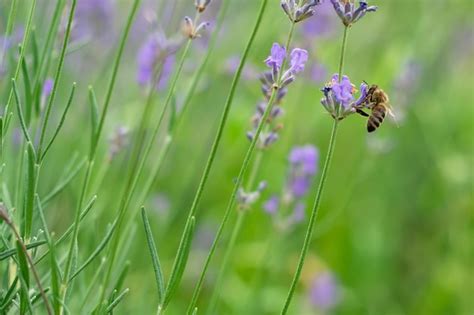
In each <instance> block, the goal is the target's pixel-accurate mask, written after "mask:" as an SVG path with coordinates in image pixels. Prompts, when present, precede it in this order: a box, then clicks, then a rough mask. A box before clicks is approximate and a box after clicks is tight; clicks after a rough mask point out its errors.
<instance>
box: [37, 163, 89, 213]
mask: <svg viewBox="0 0 474 315" xmlns="http://www.w3.org/2000/svg"><path fill="white" fill-rule="evenodd" d="M75 160H76V157H73V159H72V160H71V163H73V162H75ZM85 163H86V159H85V158H84V159H82V160H81V161H80V162H78V163H74V164H76V165H75V167H74V168H73V169H72V170H66V172H65V175H63V176H62V178H63V179H62V180H60V182H59V183H57V184H56V186H55V187H54V188H53V189H52V190H51V191H50V192H49V193H48V194H46V196H44V197H43V199H42V200H41V203H42V204H43V205H45V204H47V203H48V202H50V201H51V199H53V198H54V197H56V196H57V195H58V194H59V193H61V192H62V191H63V190H64V188H66V186H67V185H69V184H70V183H71V181H72V180H73V179H74V178H75V177H76V176H77V174H79V171H80V170H81V169H82V168H83V167H84V165H85Z"/></svg>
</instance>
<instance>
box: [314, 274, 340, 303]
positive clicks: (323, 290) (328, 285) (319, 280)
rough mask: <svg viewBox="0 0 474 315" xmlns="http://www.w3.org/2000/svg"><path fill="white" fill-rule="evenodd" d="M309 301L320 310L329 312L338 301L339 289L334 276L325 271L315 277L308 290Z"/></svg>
mask: <svg viewBox="0 0 474 315" xmlns="http://www.w3.org/2000/svg"><path fill="white" fill-rule="evenodd" d="M310 301H311V304H313V305H314V306H315V307H317V308H319V309H321V310H329V309H331V308H333V307H334V306H336V305H337V303H338V301H339V287H338V284H337V281H336V279H335V278H334V276H333V275H332V274H331V273H330V272H328V271H325V272H323V273H320V274H318V275H317V276H316V278H315V279H314V280H313V284H312V286H311V290H310Z"/></svg>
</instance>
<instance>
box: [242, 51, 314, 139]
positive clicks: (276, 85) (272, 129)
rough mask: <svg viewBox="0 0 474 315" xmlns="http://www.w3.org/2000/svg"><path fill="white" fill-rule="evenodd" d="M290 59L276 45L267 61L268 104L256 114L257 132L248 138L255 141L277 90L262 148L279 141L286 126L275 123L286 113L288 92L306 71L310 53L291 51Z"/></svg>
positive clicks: (264, 89) (265, 88)
mask: <svg viewBox="0 0 474 315" xmlns="http://www.w3.org/2000/svg"><path fill="white" fill-rule="evenodd" d="M287 57H288V56H287V51H286V49H285V48H284V47H283V46H281V45H280V44H278V43H274V44H273V45H272V48H271V50H270V55H269V56H268V58H267V59H265V61H264V62H265V64H266V65H267V67H269V68H270V69H271V70H270V71H267V72H264V73H263V74H262V75H261V77H260V81H261V82H262V93H263V95H264V97H265V101H263V102H262V103H259V104H258V105H257V110H256V113H255V115H254V116H253V119H252V122H253V129H252V131H249V132H247V138H248V139H249V140H252V139H253V138H254V136H255V133H256V130H257V127H258V125H259V124H260V121H261V120H262V118H263V115H264V112H265V109H266V106H267V104H268V103H269V100H270V97H271V95H272V93H273V92H274V91H275V90H276V97H275V98H274V101H273V104H272V109H271V112H270V114H269V116H268V117H267V120H266V123H267V124H269V128H266V129H267V131H265V132H262V133H261V134H260V135H259V139H258V140H259V143H258V144H259V147H260V148H267V147H269V146H270V145H272V144H273V143H275V142H276V141H277V140H278V131H279V130H280V129H281V128H282V125H281V124H277V123H275V120H276V119H277V118H278V117H280V116H281V115H282V114H283V112H284V111H283V109H282V107H281V103H282V100H283V98H284V97H285V95H286V93H287V92H288V85H289V84H290V83H292V82H293V81H294V80H295V77H296V75H297V74H299V73H301V72H302V71H303V70H304V69H305V65H306V62H307V61H308V52H307V51H306V50H304V49H300V48H295V49H293V50H292V51H291V53H290V55H289V60H288V61H287Z"/></svg>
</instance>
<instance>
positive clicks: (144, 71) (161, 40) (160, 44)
mask: <svg viewBox="0 0 474 315" xmlns="http://www.w3.org/2000/svg"><path fill="white" fill-rule="evenodd" d="M176 49H177V47H176V45H173V44H170V43H169V42H168V40H167V39H166V38H165V37H164V35H162V34H154V35H151V36H149V37H148V39H147V40H146V41H145V43H144V44H143V45H142V47H141V48H140V50H139V51H138V56H137V64H138V70H137V81H138V84H140V85H142V86H143V85H148V84H152V82H153V80H155V75H157V74H159V76H160V77H159V80H158V83H157V85H156V88H157V89H163V88H165V87H166V85H167V83H168V80H169V78H170V76H171V74H172V72H173V68H174V65H175V52H176Z"/></svg>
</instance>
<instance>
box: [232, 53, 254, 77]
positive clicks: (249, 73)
mask: <svg viewBox="0 0 474 315" xmlns="http://www.w3.org/2000/svg"><path fill="white" fill-rule="evenodd" d="M239 64H240V57H239V56H232V57H230V58H228V59H227V60H226V61H225V64H224V71H225V72H226V73H227V74H229V75H232V76H233V75H234V74H235V72H236V71H237V68H238V66H239ZM257 77H258V74H257V71H256V70H255V68H254V66H252V65H251V64H249V63H248V62H247V63H246V64H245V66H244V69H243V70H242V78H243V79H244V80H253V79H255V78H257Z"/></svg>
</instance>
